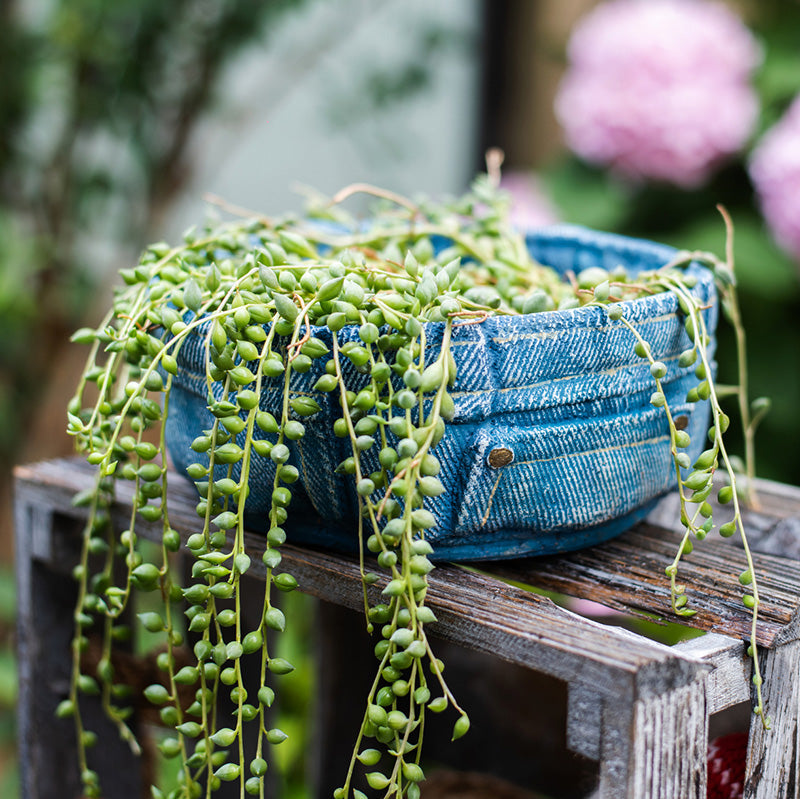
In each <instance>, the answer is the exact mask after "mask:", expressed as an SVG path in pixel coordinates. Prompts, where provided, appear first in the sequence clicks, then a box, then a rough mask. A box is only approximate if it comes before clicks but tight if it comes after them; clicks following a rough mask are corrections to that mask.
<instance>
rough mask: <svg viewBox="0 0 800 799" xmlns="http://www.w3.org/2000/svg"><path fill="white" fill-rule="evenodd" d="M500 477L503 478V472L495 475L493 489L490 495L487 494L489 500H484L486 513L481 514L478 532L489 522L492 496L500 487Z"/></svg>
mask: <svg viewBox="0 0 800 799" xmlns="http://www.w3.org/2000/svg"><path fill="white" fill-rule="evenodd" d="M502 477H503V471H502V470H501V471H500V472H499V473H498V475H497V480H495V483H494V487H493V488H492V490H491V493H490V494H489V498H488V499H487V500H486V513H484V514H483V518H482V519H481V523H480V526H479V527H478V529H479V530H480V529H481V527H483V526H484V525H485V524H486V522H487V521H488V520H489V514H490V513H491V512H492V502H493V501H494V495H495V492H496V491H497V487H498V486H499V485H500V480H501V479H502Z"/></svg>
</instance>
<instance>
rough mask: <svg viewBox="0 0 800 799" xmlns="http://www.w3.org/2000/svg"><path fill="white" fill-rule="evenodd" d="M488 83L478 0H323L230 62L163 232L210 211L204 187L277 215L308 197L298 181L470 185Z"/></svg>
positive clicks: (328, 187) (408, 188) (322, 186)
mask: <svg viewBox="0 0 800 799" xmlns="http://www.w3.org/2000/svg"><path fill="white" fill-rule="evenodd" d="M479 91H480V2H479V0H439V1H438V2H436V3H431V2H428V0H335V2H327V1H326V2H322V1H321V0H312V2H309V4H308V5H307V6H305V7H304V8H302V9H301V10H300V11H298V12H295V13H292V14H291V15H290V16H288V17H287V18H286V19H285V21H284V22H283V24H281V25H280V27H279V28H277V29H274V30H272V31H270V32H269V35H268V37H267V40H266V42H265V44H264V46H263V47H262V48H261V49H260V50H257V49H252V50H250V51H248V52H247V53H246V54H244V55H243V56H242V57H241V58H239V59H238V60H237V61H236V63H235V64H234V65H233V66H232V67H231V69H230V70H229V71H228V74H227V76H226V79H225V81H224V83H223V88H222V89H221V91H220V92H219V100H218V107H217V108H216V109H215V113H214V114H213V115H212V117H211V118H210V119H209V121H207V122H205V123H203V125H202V126H201V127H200V130H199V131H198V135H197V138H196V140H195V143H194V147H195V149H194V152H195V163H196V167H195V172H194V174H193V176H192V179H191V181H190V185H189V186H188V188H187V190H186V191H185V192H184V196H183V198H182V199H181V200H180V201H179V202H178V203H177V204H176V207H175V209H174V211H173V212H172V213H171V214H170V218H169V219H168V220H166V222H165V225H166V229H165V230H164V231H162V233H163V235H164V236H165V237H166V238H168V239H174V238H175V236H176V235H179V234H180V232H181V231H182V230H183V229H184V228H186V227H188V226H189V225H190V224H193V223H196V222H198V221H200V220H202V219H203V215H204V213H206V205H205V203H204V202H203V200H202V195H203V194H204V193H206V192H210V193H213V194H216V195H219V196H221V197H224V198H225V199H226V200H228V201H229V202H230V203H234V204H236V205H239V206H244V207H246V208H251V209H253V210H257V211H261V212H264V213H268V214H269V213H279V212H282V211H285V210H294V209H297V210H299V209H300V208H301V207H302V199H301V198H300V197H299V196H298V195H297V194H296V193H294V191H293V189H294V187H295V186H296V185H297V184H305V185H307V186H311V187H314V188H316V189H318V190H320V191H322V192H324V193H326V194H332V193H333V192H335V191H336V190H337V189H339V188H341V187H342V186H344V185H346V184H348V183H352V182H355V181H368V182H370V183H374V184H378V185H381V186H385V187H387V188H391V189H394V190H395V191H400V192H403V193H408V194H413V193H415V192H419V191H424V192H426V193H444V192H458V191H461V190H462V189H463V188H465V186H466V185H467V184H468V182H469V180H470V178H471V176H472V173H473V171H474V168H475V164H476V152H475V149H476V142H477V121H478V113H479Z"/></svg>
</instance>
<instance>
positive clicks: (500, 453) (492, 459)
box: [486, 447, 514, 469]
mask: <svg viewBox="0 0 800 799" xmlns="http://www.w3.org/2000/svg"><path fill="white" fill-rule="evenodd" d="M513 460H514V452H513V450H510V449H508V447H498V448H497V449H493V450H492V451H491V452H490V453H489V457H488V458H487V459H486V462H487V463H488V464H489V466H491V467H492V468H493V469H499V468H500V467H502V466H508V464H509V463H511V462H512V461H513Z"/></svg>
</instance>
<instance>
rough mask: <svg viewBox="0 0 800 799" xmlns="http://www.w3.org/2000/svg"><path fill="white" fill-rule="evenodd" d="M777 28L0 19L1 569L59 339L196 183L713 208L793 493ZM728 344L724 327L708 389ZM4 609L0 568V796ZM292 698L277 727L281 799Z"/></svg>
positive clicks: (700, 9) (231, 11) (644, 212)
mask: <svg viewBox="0 0 800 799" xmlns="http://www.w3.org/2000/svg"><path fill="white" fill-rule="evenodd" d="M799 33H800V4H799V3H797V2H787V0H738V1H737V2H734V1H733V0H730V2H725V3H722V2H712V0H607V2H605V3H598V2H596V0H569V2H565V0H537V2H536V3H531V2H530V0H440V2H439V3H436V4H430V3H427V2H425V1H424V0H340V2H337V3H335V4H330V3H319V2H314V0H272V2H267V3H252V2H248V0H173V2H169V3H165V2H161V1H160V0H36V2H31V1H30V0H16V2H15V0H7V1H6V2H4V3H0V74H2V77H3V79H2V83H0V123H1V124H0V335H1V336H2V342H3V346H2V349H0V413H1V414H2V419H3V422H4V423H3V425H2V426H1V427H0V455H1V456H2V458H0V469H2V471H3V473H2V480H1V481H0V564H2V563H3V562H5V563H7V562H8V561H9V560H10V557H11V550H12V543H11V542H12V536H11V523H10V518H11V513H10V509H11V482H10V471H11V467H12V465H13V464H14V463H17V462H21V461H23V460H30V459H33V458H36V457H44V456H52V455H56V454H66V453H67V452H68V451H69V446H70V444H69V441H68V440H67V437H66V436H65V435H64V434H63V429H64V410H63V409H64V407H65V405H66V398H67V397H68V396H69V395H70V394H71V392H72V389H73V383H74V381H75V379H76V376H77V375H78V374H79V370H80V367H81V364H80V359H81V358H82V355H83V354H82V352H80V351H79V350H80V348H76V347H70V346H69V344H68V343H67V342H68V337H69V334H70V332H71V331H72V330H73V329H75V328H77V327H79V326H80V325H82V324H95V323H96V321H97V317H98V315H99V311H98V310H97V309H99V308H102V307H105V306H106V305H107V301H106V298H107V295H108V293H109V292H110V286H111V285H112V284H113V281H114V278H115V275H116V272H117V270H118V268H120V267H123V266H127V265H128V264H129V262H130V261H131V260H132V259H133V258H134V257H135V256H136V253H137V251H138V250H139V249H140V248H141V247H142V246H143V244H145V243H146V242H147V241H150V240H154V239H157V238H167V239H171V240H174V239H175V238H176V237H178V236H179V235H180V233H181V231H182V230H183V228H184V227H185V226H187V225H189V224H191V223H192V222H196V221H198V219H199V218H200V217H201V216H202V214H203V213H204V208H205V205H204V203H203V200H202V196H203V194H204V193H205V192H206V191H211V192H213V193H215V194H217V195H221V196H223V197H224V198H225V199H226V200H228V201H230V202H231V203H234V204H236V205H241V206H245V207H251V208H255V209H256V210H259V211H265V212H268V213H269V212H273V211H274V212H278V211H283V210H285V209H286V208H287V207H291V208H299V207H300V205H301V201H300V200H297V199H295V198H294V197H293V195H292V194H290V184H291V183H294V182H300V183H304V184H307V185H310V186H313V187H316V188H318V189H320V190H322V191H325V192H329V193H330V192H333V191H335V190H336V189H338V188H340V187H341V186H342V185H344V184H345V183H349V182H352V181H355V180H366V181H369V182H371V183H378V184H381V185H385V186H387V187H388V188H392V189H395V190H397V191H400V192H403V193H407V194H413V193H415V192H417V191H425V192H427V193H441V192H452V193H455V192H460V191H461V190H462V189H464V188H465V187H466V185H467V184H468V182H469V180H470V178H471V176H472V174H473V173H474V172H475V171H476V170H477V169H479V168H480V167H481V165H482V162H483V155H482V154H483V152H484V151H485V150H486V149H487V148H488V147H489V146H499V147H501V148H502V149H503V150H504V151H505V153H506V186H507V188H508V189H509V191H511V192H512V194H513V195H514V197H515V198H516V199H517V205H516V208H515V219H516V220H517V221H518V223H519V224H521V225H525V224H534V225H539V224H548V223H552V222H555V221H561V220H563V221H568V222H575V223H579V224H584V225H588V226H591V227H597V228H602V229H606V230H614V231H618V232H621V233H625V234H630V235H641V236H645V237H648V238H653V239H657V240H662V241H666V242H669V243H673V244H675V245H676V246H678V247H680V248H685V249H702V250H712V251H714V252H716V253H720V254H721V253H722V252H723V251H724V236H725V234H724V226H723V223H722V220H721V218H720V216H719V213H718V212H717V210H716V205H717V204H718V203H722V204H723V205H725V206H726V207H727V209H728V211H729V212H730V214H731V216H732V217H733V221H734V224H735V228H736V263H737V274H738V277H739V281H740V287H741V295H740V300H741V305H742V313H743V317H744V323H745V327H746V328H747V331H748V336H749V348H750V354H751V358H750V370H751V381H752V386H753V392H754V396H755V395H762V394H763V395H767V396H769V397H771V399H772V404H773V407H772V410H771V412H770V413H769V414H768V415H767V416H766V418H765V419H764V421H763V424H762V426H761V429H760V432H759V436H758V446H757V450H758V471H759V474H761V475H762V476H765V477H771V478H775V479H779V480H784V481H787V482H791V483H795V484H800V456H799V455H798V449H797V447H796V446H794V444H793V442H794V441H796V440H800V416H798V414H797V412H796V408H797V407H798V406H799V405H800V355H798V354H799V353H800V266H799V264H800V100H797V102H795V98H797V97H798V94H799V93H800V48H798V47H797V41H798V34H799ZM793 103H795V104H794V105H792V104H793ZM731 352H732V341H731V340H728V339H726V338H725V336H724V334H723V337H722V340H721V347H720V366H719V369H720V378H721V380H722V381H723V382H733V381H734V380H735V363H734V361H733V358H732V357H731V355H730V353H731ZM13 595H14V592H13V583H12V578H11V573H10V570H9V569H7V568H6V569H5V570H2V571H0V796H14V795H15V791H14V789H13V779H14V777H13V770H12V771H9V770H8V768H6V766H7V765H8V764H9V763H10V762H11V761H12V760H13V758H12V756H11V754H10V750H9V749H8V748H7V746H11V745H13V718H12V715H11V711H12V708H13V698H14V691H15V687H14V686H15V680H14V665H13V657H12V656H11V654H10V647H9V641H10V632H9V631H10V629H11V628H10V621H11V619H13ZM298 602H300V603H302V602H307V600H305V599H302V598H301V599H300V600H298ZM296 612H297V613H298V615H303V614H306V615H307V614H308V607H307V606H305V605H303V606H298V609H297V611H296ZM299 626H300V625H294V627H295V628H297V629H299ZM309 637H310V636H305V637H302V638H299V639H297V640H295V641H290V642H289V643H288V644H287V646H296V647H302V646H304V645H305V644H306V643H307V639H308V638H309ZM293 659H294V660H298V657H297V655H296V654H295V653H293ZM306 663H308V661H306ZM308 674H310V667H309V669H307V671H306V675H308ZM311 683H312V681H311V678H310V677H309V676H306V678H304V681H303V682H302V684H301V687H300V689H299V690H298V691H297V695H296V696H294V695H293V696H292V697H290V698H289V701H288V702H287V705H286V707H285V708H284V709H283V710H282V712H283V713H284V714H285V715H286V719H285V720H284V721H282V724H281V726H285V728H286V729H289V728H290V727H291V728H292V729H295V730H297V731H298V735H297V736H294V743H292V744H291V746H287V747H286V750H285V762H283V764H282V771H283V774H284V778H285V780H286V784H287V786H288V789H289V791H290V793H291V795H293V796H297V797H301V796H303V795H304V793H303V750H304V745H305V741H306V740H307V739H306V738H304V735H307V732H302V730H303V729H304V720H305V719H306V715H305V714H306V712H307V709H308V703H309V701H310V699H309V695H310V693H311ZM306 726H307V725H306Z"/></svg>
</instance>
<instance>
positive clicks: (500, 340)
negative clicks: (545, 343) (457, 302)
mask: <svg viewBox="0 0 800 799" xmlns="http://www.w3.org/2000/svg"><path fill="white" fill-rule="evenodd" d="M676 318H677V315H676V313H675V312H674V311H672V312H671V313H665V314H662V315H661V316H651V317H648V318H646V319H642V320H641V321H639V322H636V323H635V324H634V326H635V327H641V326H642V325H645V324H651V323H653V322H663V321H664V320H666V319H676ZM578 329H579V330H596V331H597V332H598V333H604V332H606V331H607V330H612V329H621V328H619V326H618V325H604V326H603V327H595V326H594V325H586V326H585V327H580V328H578ZM574 331H575V328H574V327H573V328H567V329H564V330H545V331H542V332H540V333H517V334H515V335H511V336H496V337H493V338H492V339H491V340H492V341H493V342H494V343H495V344H508V342H514V341H521V340H523V339H548V338H555V337H556V336H559V335H563V334H564V333H570V332H574Z"/></svg>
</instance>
